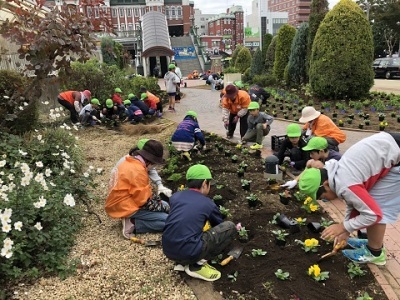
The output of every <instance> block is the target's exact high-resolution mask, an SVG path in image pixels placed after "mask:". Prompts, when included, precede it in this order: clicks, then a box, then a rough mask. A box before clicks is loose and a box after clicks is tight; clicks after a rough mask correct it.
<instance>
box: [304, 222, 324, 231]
mask: <svg viewBox="0 0 400 300" xmlns="http://www.w3.org/2000/svg"><path fill="white" fill-rule="evenodd" d="M307 228H308V229H309V230H310V231H311V232H314V233H318V232H321V231H322V229H323V227H322V226H321V223H319V222H310V223H308V224H307Z"/></svg>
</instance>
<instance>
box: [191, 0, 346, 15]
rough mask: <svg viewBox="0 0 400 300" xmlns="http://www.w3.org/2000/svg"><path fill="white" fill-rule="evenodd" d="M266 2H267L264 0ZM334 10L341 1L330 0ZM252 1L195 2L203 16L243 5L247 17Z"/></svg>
mask: <svg viewBox="0 0 400 300" xmlns="http://www.w3.org/2000/svg"><path fill="white" fill-rule="evenodd" d="M263 1H266V0H263ZM328 1H329V7H330V8H332V7H333V6H334V5H335V4H336V3H338V2H339V0H328ZM251 3H252V0H194V7H195V8H198V9H200V10H201V12H202V13H203V14H220V13H223V12H226V9H227V8H228V7H231V6H232V5H241V6H242V7H243V10H244V12H245V15H249V14H251Z"/></svg>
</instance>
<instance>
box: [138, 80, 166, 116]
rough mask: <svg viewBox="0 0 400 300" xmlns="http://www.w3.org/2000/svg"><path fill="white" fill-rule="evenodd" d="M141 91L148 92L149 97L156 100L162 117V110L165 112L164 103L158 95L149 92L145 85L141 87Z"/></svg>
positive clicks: (159, 114)
mask: <svg viewBox="0 0 400 300" xmlns="http://www.w3.org/2000/svg"><path fill="white" fill-rule="evenodd" d="M140 93H146V94H147V97H148V99H149V100H153V101H154V102H155V104H156V106H157V111H158V116H159V117H161V116H162V112H163V105H162V102H161V100H160V98H159V97H157V96H156V95H154V94H153V93H151V92H149V91H148V90H147V88H146V87H144V86H141V87H140Z"/></svg>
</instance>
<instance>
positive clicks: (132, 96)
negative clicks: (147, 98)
mask: <svg viewBox="0 0 400 300" xmlns="http://www.w3.org/2000/svg"><path fill="white" fill-rule="evenodd" d="M135 97H136V96H135V94H133V93H130V94H129V95H128V98H129V99H132V98H135Z"/></svg>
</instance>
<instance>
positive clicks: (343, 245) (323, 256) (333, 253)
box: [318, 240, 347, 262]
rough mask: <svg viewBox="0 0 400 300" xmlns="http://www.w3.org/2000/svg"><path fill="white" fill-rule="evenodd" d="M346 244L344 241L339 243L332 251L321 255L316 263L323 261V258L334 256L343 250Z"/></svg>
mask: <svg viewBox="0 0 400 300" xmlns="http://www.w3.org/2000/svg"><path fill="white" fill-rule="evenodd" d="M346 244H347V242H346V241H345V240H343V241H341V242H340V243H338V244H336V246H335V247H334V248H333V250H332V251H331V252H329V253H327V254H325V255H322V256H321V257H320V258H319V259H318V262H320V261H321V260H324V259H325V258H328V257H331V256H334V255H336V253H338V251H339V250H340V249H343V248H344V247H345V246H346Z"/></svg>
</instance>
